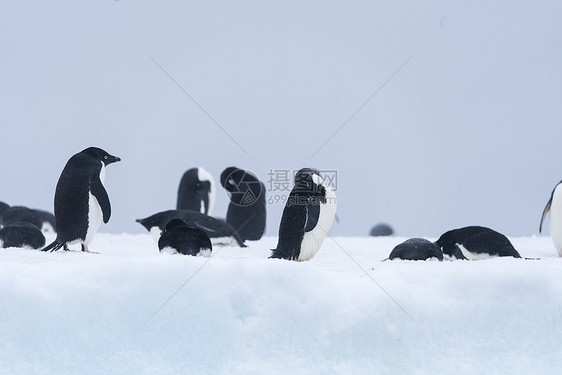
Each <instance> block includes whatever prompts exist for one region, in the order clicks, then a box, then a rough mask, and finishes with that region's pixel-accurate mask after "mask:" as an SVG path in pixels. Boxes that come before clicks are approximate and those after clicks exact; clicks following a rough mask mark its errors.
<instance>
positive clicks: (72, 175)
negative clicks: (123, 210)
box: [42, 147, 121, 252]
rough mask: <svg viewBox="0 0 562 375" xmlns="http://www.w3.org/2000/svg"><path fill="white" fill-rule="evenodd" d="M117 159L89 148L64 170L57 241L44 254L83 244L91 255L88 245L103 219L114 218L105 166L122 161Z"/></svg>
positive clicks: (58, 196)
mask: <svg viewBox="0 0 562 375" xmlns="http://www.w3.org/2000/svg"><path fill="white" fill-rule="evenodd" d="M120 160H121V159H120V158H118V157H117V156H113V155H110V154H108V153H107V152H106V151H104V150H102V149H100V148H97V147H90V148H87V149H85V150H83V151H81V152H79V153H77V154H76V155H74V156H72V157H71V158H70V159H69V160H68V162H67V163H66V166H65V167H64V169H63V171H62V173H61V175H60V178H59V181H58V183H57V188H56V191H55V218H56V222H57V224H56V225H57V228H56V230H57V238H56V239H55V241H54V242H53V243H51V244H50V245H49V246H47V247H45V248H44V249H42V250H43V251H47V250H51V251H55V250H58V249H60V248H61V247H64V249H65V250H69V249H68V245H72V244H75V243H81V245H82V251H85V252H90V251H89V249H88V245H89V244H90V242H91V241H92V239H93V237H94V235H95V234H96V232H97V231H98V228H99V226H100V224H101V221H102V219H103V222H104V223H107V222H108V221H109V218H110V216H111V204H110V203H109V196H108V195H107V191H106V190H105V187H104V185H103V182H104V179H105V167H106V166H107V165H109V164H111V163H115V162H118V161H120Z"/></svg>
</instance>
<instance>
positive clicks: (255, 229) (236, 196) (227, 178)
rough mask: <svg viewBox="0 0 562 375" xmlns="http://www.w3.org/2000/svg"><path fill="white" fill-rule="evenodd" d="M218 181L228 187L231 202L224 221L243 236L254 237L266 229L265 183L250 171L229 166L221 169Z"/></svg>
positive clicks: (248, 238)
mask: <svg viewBox="0 0 562 375" xmlns="http://www.w3.org/2000/svg"><path fill="white" fill-rule="evenodd" d="M220 181H221V185H222V187H223V188H224V189H225V190H226V191H227V194H228V197H229V199H230V203H229V205H228V210H227V212H226V222H227V223H228V224H230V225H231V226H232V227H233V228H234V229H236V231H237V232H238V234H239V235H240V237H242V240H244V241H245V240H250V241H257V240H259V239H260V238H262V236H263V234H264V232H265V222H266V200H265V191H266V190H265V185H264V184H263V182H261V181H260V180H259V179H258V178H257V177H256V176H255V175H254V174H253V173H251V172H249V171H246V170H244V169H240V168H236V167H228V168H226V169H225V170H224V171H223V172H222V173H221V178H220Z"/></svg>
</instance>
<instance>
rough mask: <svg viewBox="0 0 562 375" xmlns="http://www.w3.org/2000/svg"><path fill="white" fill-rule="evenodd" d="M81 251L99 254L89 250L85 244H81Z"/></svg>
mask: <svg viewBox="0 0 562 375" xmlns="http://www.w3.org/2000/svg"><path fill="white" fill-rule="evenodd" d="M82 251H83V252H85V253H90V254H99V253H98V252H95V251H90V249H88V245H86V244H82Z"/></svg>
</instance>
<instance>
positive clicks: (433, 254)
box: [383, 238, 443, 261]
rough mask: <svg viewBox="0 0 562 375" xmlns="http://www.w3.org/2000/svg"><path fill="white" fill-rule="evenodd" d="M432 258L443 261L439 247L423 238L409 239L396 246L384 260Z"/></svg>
mask: <svg viewBox="0 0 562 375" xmlns="http://www.w3.org/2000/svg"><path fill="white" fill-rule="evenodd" d="M432 258H435V259H437V260H439V261H442V260H443V252H442V251H441V248H440V247H439V246H437V245H436V244H435V243H433V242H431V241H429V240H426V239H425V238H410V239H409V240H406V241H404V242H402V243H400V244H398V245H396V246H395V247H394V249H392V251H391V252H390V255H389V256H388V258H387V259H385V260H393V259H403V260H428V259H432ZM385 260H383V261H385Z"/></svg>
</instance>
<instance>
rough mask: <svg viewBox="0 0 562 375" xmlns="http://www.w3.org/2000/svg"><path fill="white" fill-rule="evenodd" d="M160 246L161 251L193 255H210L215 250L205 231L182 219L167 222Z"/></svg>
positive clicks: (159, 241)
mask: <svg viewBox="0 0 562 375" xmlns="http://www.w3.org/2000/svg"><path fill="white" fill-rule="evenodd" d="M158 248H159V249H160V252H169V253H172V254H176V253H179V254H184V255H193V256H196V255H203V256H210V255H211V251H212V250H213V246H212V245H211V240H210V239H209V236H207V234H206V233H205V232H204V231H202V230H201V229H197V228H193V227H190V226H187V225H186V224H185V223H184V222H183V221H181V220H180V219H173V220H171V221H170V222H169V223H168V224H166V228H164V230H163V231H162V235H161V236H160V239H159V240H158Z"/></svg>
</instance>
